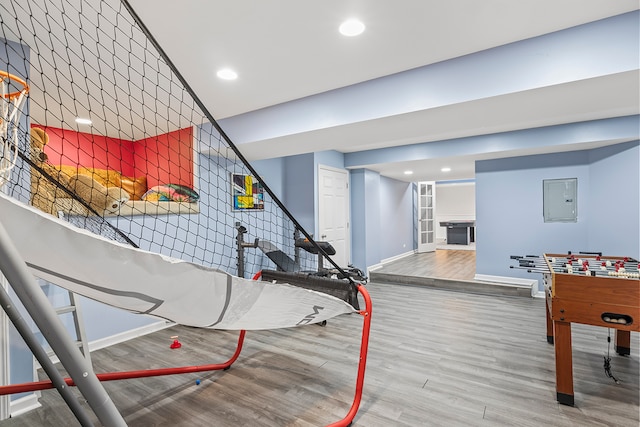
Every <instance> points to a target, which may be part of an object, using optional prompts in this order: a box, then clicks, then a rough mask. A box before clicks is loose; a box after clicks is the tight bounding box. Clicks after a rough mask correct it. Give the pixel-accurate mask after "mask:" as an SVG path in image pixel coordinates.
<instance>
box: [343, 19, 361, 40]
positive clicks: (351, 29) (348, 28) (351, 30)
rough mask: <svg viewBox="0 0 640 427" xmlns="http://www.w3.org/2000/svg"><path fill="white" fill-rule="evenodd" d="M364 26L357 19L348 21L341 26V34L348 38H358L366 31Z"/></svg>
mask: <svg viewBox="0 0 640 427" xmlns="http://www.w3.org/2000/svg"><path fill="white" fill-rule="evenodd" d="M364 29H365V26H364V24H363V23H362V22H361V21H359V20H357V19H348V20H346V21H344V22H343V23H342V24H341V25H340V34H342V35H343V36H347V37H353V36H358V35H360V34H362V32H363V31H364Z"/></svg>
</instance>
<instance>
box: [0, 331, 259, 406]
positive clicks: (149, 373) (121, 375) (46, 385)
mask: <svg viewBox="0 0 640 427" xmlns="http://www.w3.org/2000/svg"><path fill="white" fill-rule="evenodd" d="M245 334H246V331H240V336H239V337H238V346H237V347H236V351H235V353H234V354H233V356H231V358H230V359H229V360H227V361H226V362H224V363H214V364H209V365H195V366H183V367H177V368H160V369H143V370H138V371H125V372H107V373H103V374H96V376H97V377H98V379H99V380H100V381H115V380H126V379H130V378H144V377H158V376H162V375H176V374H187V373H194V372H205V371H219V370H222V369H228V368H229V367H231V365H232V364H233V362H235V361H236V360H237V359H238V356H240V352H241V351H242V344H243V343H244V336H245ZM64 380H65V382H66V383H67V385H69V386H74V385H75V384H74V382H73V380H72V379H71V378H65V379H64ZM50 388H53V384H52V383H51V381H50V380H44V381H37V382H31V383H22V384H12V385H5V386H0V395H5V394H13V393H25V392H30V391H37V390H47V389H50Z"/></svg>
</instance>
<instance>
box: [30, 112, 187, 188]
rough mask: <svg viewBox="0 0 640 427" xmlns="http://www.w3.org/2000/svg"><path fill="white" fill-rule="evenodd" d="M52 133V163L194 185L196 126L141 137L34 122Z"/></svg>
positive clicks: (150, 182) (49, 152)
mask: <svg viewBox="0 0 640 427" xmlns="http://www.w3.org/2000/svg"><path fill="white" fill-rule="evenodd" d="M32 127H39V128H42V129H44V130H45V131H46V132H47V134H48V135H49V143H48V144H47V146H46V147H45V153H46V154H47V156H48V157H49V162H50V163H51V164H53V165H69V166H85V167H93V168H99V169H113V170H117V171H120V172H121V173H122V174H123V175H125V176H130V177H135V178H138V177H142V176H146V177H147V187H148V188H151V187H153V186H154V185H159V184H181V185H185V186H187V187H189V188H193V128H191V127H188V128H185V129H180V130H177V131H173V132H169V133H165V134H162V135H157V136H154V137H150V138H145V139H141V140H138V141H127V140H124V139H118V138H110V137H106V136H101V135H93V134H90V133H83V132H76V131H73V130H68V129H59V128H54V127H49V126H42V125H37V124H34V125H32Z"/></svg>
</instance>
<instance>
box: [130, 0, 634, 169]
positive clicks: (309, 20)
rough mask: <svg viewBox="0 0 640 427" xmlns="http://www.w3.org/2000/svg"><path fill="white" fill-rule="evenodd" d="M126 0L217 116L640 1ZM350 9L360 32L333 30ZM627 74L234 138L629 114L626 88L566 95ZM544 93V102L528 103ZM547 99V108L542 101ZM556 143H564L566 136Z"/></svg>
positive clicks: (313, 144)
mask: <svg viewBox="0 0 640 427" xmlns="http://www.w3.org/2000/svg"><path fill="white" fill-rule="evenodd" d="M130 4H131V5H132V7H133V8H134V9H135V10H136V12H137V13H138V14H139V15H140V17H141V18H142V20H143V21H144V22H145V24H146V25H147V27H148V28H149V29H150V31H151V33H152V34H153V35H154V37H155V38H156V39H157V40H158V41H159V43H160V45H161V46H162V47H163V49H164V50H165V51H166V53H167V54H168V56H169V57H170V58H171V60H172V61H173V62H174V63H175V64H176V66H177V68H178V69H179V70H180V72H181V73H182V74H183V75H184V76H185V78H186V79H187V81H188V82H189V83H190V85H191V86H192V87H193V88H194V90H195V92H196V93H197V95H198V97H200V99H202V100H203V102H204V103H205V105H206V106H207V108H208V109H209V110H210V111H211V112H212V114H213V115H214V117H216V118H217V119H222V118H225V117H230V116H234V115H237V114H241V113H246V112H250V111H253V110H257V109H260V108H264V107H269V106H272V105H276V104H279V103H283V102H287V101H291V100H294V99H298V98H303V97H307V96H310V95H313V94H317V93H321V92H324V91H328V90H331V89H336V88H341V87H344V86H348V85H352V84H355V83H359V82H363V81H367V80H370V79H374V78H377V77H382V76H386V75H390V74H393V73H397V72H401V71H404V70H408V69H412V68H416V67H420V66H424V65H428V64H433V63H436V62H439V61H443V60H446V59H451V58H455V57H459V56H462V55H465V54H470V53H473V52H477V51H481V50H485V49H489V48H492V47H496V46H500V45H504V44H507V43H511V42H515V41H519V40H523V39H527V38H530V37H534V36H538V35H542V34H546V33H549V32H552V31H557V30H561V29H565V28H568V27H572V26H576V25H579V24H583V23H587V22H591V21H594V20H598V19H602V18H605V17H609V16H613V15H618V14H621V13H624V12H628V11H631V10H635V9H638V8H639V4H638V1H637V0H618V1H610V0H536V1H509V0H483V1H477V0H455V1H441V0H401V1H390V0H387V1H382V0H380V1H366V0H356V1H345V0H324V1H322V2H306V1H299V0H271V1H260V2H256V1H252V0H233V1H230V0H209V1H206V2H203V1H184V2H181V3H180V7H175V5H176V3H175V2H173V1H169V0H130ZM352 17H357V18H359V19H361V20H362V21H363V22H364V23H365V24H366V27H367V28H366V31H365V32H364V33H363V34H362V35H361V36H358V37H351V38H347V37H344V36H342V35H340V34H339V33H338V31H337V29H338V26H339V24H340V23H341V22H342V21H344V20H345V19H347V18H352ZM223 67H231V68H233V69H234V70H236V71H237V73H238V75H239V77H238V79H237V80H235V81H222V80H220V79H218V78H217V77H216V76H215V73H216V71H217V70H218V69H220V68H223ZM630 78H631V79H634V78H635V79H637V75H635V76H633V75H632V76H629V75H627V76H619V78H615V77H609V78H608V79H603V80H602V81H601V79H593V81H591V82H582V83H581V84H573V83H569V84H566V85H559V86H557V87H551V88H545V89H544V90H543V91H542V90H541V91H527V92H523V93H518V94H511V95H505V96H502V97H496V98H491V99H486V100H481V101H474V102H467V103H461V104H456V105H454V106H449V107H446V108H440V109H435V110H433V111H422V112H419V113H416V114H412V115H402V116H398V117H392V118H385V119H380V120H373V121H368V122H362V123H358V124H354V125H347V126H338V127H334V128H327V129H321V130H317V131H312V132H305V133H304V141H305V144H304V145H302V144H300V143H299V141H300V135H294V136H285V137H279V138H272V139H269V140H263V141H253V142H249V143H246V144H242V146H241V149H242V151H243V153H244V154H245V156H247V157H248V158H249V159H260V158H268V157H276V156H283V155H292V154H301V153H303V152H309V151H314V150H323V149H335V150H338V151H341V152H353V151H360V150H366V149H371V148H381V147H387V146H394V145H401V144H409V143H418V142H428V141H435V140H439V139H448V138H456V137H464V136H470V135H476V134H486V133H490V132H501V131H509V130H517V129H523V128H528V127H537V126H545V125H552V124H559V123H566V122H574V121H583V120H592V119H598V118H606V117H612V116H615V115H621V113H622V114H637V113H638V108H637V107H636V108H632V109H631V110H634V109H635V111H629V108H628V105H629V102H630V103H631V104H632V105H633V104H637V94H633V93H631V94H630V95H629V96H631V97H632V98H631V99H630V100H629V99H627V100H624V102H619V101H618V100H616V99H606V97H605V99H602V100H598V102H597V103H595V102H594V103H585V102H584V100H583V97H580V96H573V95H575V94H578V93H579V91H584V90H585V89H587V90H589V89H595V88H597V90H598V91H600V92H603V94H606V93H607V92H606V89H610V88H617V89H619V87H620V86H621V85H628V83H629V79H630ZM585 85H592V88H585ZM632 87H633V84H632ZM603 89H605V90H603ZM615 93H620V90H615ZM541 96H544V97H545V99H546V102H544V103H539V102H536V99H537V98H539V97H541ZM634 96H635V98H633V97H634ZM554 98H555V99H557V102H554V101H553V99H554ZM550 100H551V101H550ZM571 100H575V101H571ZM634 100H635V101H634ZM600 101H602V102H600ZM549 105H552V106H554V107H553V108H552V109H549V108H548V106H549ZM620 105H623V108H619V106H620ZM621 109H622V110H624V111H620V110H621ZM487 111H490V112H491V114H487ZM480 112H483V113H482V114H479V113H480ZM427 117H433V118H434V119H437V120H429V121H428V122H429V123H438V125H437V126H430V128H429V129H425V127H424V126H420V123H424V122H425V118H427ZM480 117H481V118H482V120H478V118H480ZM614 142H618V141H602V142H600V143H599V144H593V143H591V144H590V145H588V146H587V145H585V147H584V148H590V147H593V146H597V145H606V144H609V143H614ZM575 148H576V146H575V145H574V146H573V147H572V149H575ZM565 149H566V148H565ZM554 150H557V151H562V150H563V147H556V148H554ZM522 154H532V152H525V151H521V152H508V153H507V152H505V153H496V154H495V155H494V156H493V157H507V156H515V155H522ZM484 157H487V156H484ZM476 158H479V157H463V158H447V159H437V160H430V161H421V162H403V163H393V164H384V165H371V169H374V170H378V171H379V172H380V173H381V174H383V175H385V176H389V177H393V178H397V179H401V180H423V179H426V180H430V179H434V180H444V179H464V178H473V176H474V163H473V162H474V160H475V159H476ZM444 165H446V166H450V167H452V168H453V171H452V172H451V173H450V174H441V173H439V172H436V173H430V174H429V175H425V174H420V173H414V175H413V176H411V177H407V176H405V175H403V171H404V170H406V169H413V170H414V171H439V170H440V167H441V166H444Z"/></svg>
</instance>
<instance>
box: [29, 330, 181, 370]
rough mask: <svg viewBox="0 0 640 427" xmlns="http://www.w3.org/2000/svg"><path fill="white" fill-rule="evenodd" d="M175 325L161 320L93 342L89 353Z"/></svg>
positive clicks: (56, 357) (55, 359)
mask: <svg viewBox="0 0 640 427" xmlns="http://www.w3.org/2000/svg"><path fill="white" fill-rule="evenodd" d="M174 325H175V323H172V322H167V321H165V320H161V321H159V322H154V323H151V324H150V325H145V326H141V327H139V328H135V329H130V330H128V331H124V332H120V333H119V334H115V335H111V336H108V337H105V338H100V339H97V340H95V341H91V342H90V343H89V344H88V347H89V352H92V351H96V350H100V349H103V348H107V347H109V346H112V345H116V344H120V343H122V342H125V341H129V340H132V339H134V338H138V337H141V336H143V335H147V334H150V333H153V332H157V331H161V330H163V329H167V328H169V327H171V326H174ZM51 362H53V363H54V364H55V363H58V362H59V359H58V356H56V355H55V354H54V355H52V356H51ZM34 363H35V364H36V367H37V368H40V364H39V363H38V361H37V360H36V359H35V358H34Z"/></svg>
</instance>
